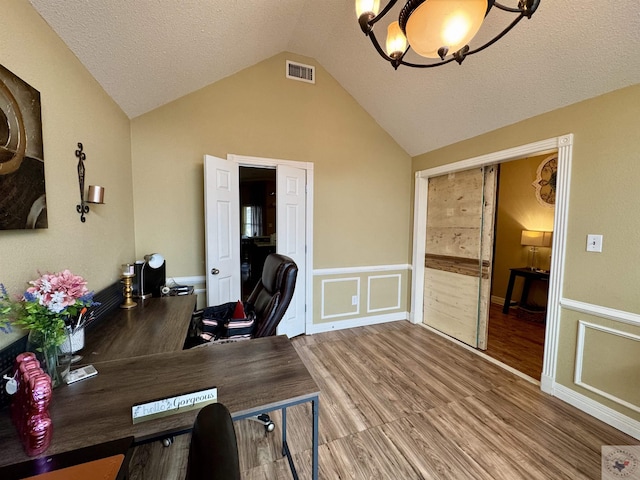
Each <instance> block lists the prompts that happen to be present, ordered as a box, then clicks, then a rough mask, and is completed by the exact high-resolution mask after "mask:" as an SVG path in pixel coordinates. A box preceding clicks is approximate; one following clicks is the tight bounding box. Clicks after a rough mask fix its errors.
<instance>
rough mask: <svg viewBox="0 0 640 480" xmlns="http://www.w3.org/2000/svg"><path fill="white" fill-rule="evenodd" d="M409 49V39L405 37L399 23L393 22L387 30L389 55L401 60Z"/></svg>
mask: <svg viewBox="0 0 640 480" xmlns="http://www.w3.org/2000/svg"><path fill="white" fill-rule="evenodd" d="M406 49H407V37H405V36H404V33H402V30H401V29H400V25H399V24H398V22H392V23H390V24H389V27H388V28H387V55H389V56H390V57H391V58H399V57H402V55H404V51H405V50H406Z"/></svg>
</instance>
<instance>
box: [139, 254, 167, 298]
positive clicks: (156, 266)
mask: <svg viewBox="0 0 640 480" xmlns="http://www.w3.org/2000/svg"><path fill="white" fill-rule="evenodd" d="M165 272H166V269H165V261H164V257H163V256H162V255H160V254H159V253H151V254H149V255H145V256H144V263H143V264H142V265H141V269H140V291H139V292H138V297H139V298H142V299H146V298H149V297H159V296H160V290H161V288H162V287H163V286H164V284H165V282H166V273H165Z"/></svg>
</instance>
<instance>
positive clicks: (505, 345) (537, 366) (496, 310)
mask: <svg viewBox="0 0 640 480" xmlns="http://www.w3.org/2000/svg"><path fill="white" fill-rule="evenodd" d="M544 334H545V324H544V323H543V322H536V321H533V320H528V319H527V318H526V317H523V316H519V315H518V310H517V308H511V309H510V310H509V313H508V314H505V313H502V305H497V304H495V303H492V304H491V308H490V309H489V335H488V341H487V350H485V352H484V353H486V354H487V355H489V356H490V357H491V358H495V359H496V360H499V361H501V362H502V363H505V364H507V365H509V366H510V367H513V368H515V369H516V370H518V371H520V372H522V373H524V374H525V375H529V376H530V377H532V378H535V379H536V380H540V377H541V376H542V360H543V357H544Z"/></svg>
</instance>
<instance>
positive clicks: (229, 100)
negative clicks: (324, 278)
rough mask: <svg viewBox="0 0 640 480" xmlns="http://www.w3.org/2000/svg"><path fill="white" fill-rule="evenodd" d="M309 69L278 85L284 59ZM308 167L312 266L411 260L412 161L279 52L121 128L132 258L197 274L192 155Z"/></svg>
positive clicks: (199, 175)
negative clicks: (131, 204) (126, 148)
mask: <svg viewBox="0 0 640 480" xmlns="http://www.w3.org/2000/svg"><path fill="white" fill-rule="evenodd" d="M287 59H291V60H296V61H299V62H302V63H305V64H310V65H315V66H316V84H315V85H312V84H308V83H304V82H298V81H292V80H287V79H286V78H285V61H286V60H287ZM205 154H211V155H215V156H217V157H222V158H226V156H227V154H240V155H249V156H255V157H266V158H277V159H283V160H294V161H302V162H313V164H314V177H315V178H314V225H313V228H314V239H313V241H314V259H313V264H314V268H323V267H325V268H326V267H350V266H366V265H388V264H408V263H410V251H409V245H410V234H411V233H410V205H411V203H412V198H411V185H412V178H411V159H410V157H409V156H408V155H407V154H406V152H404V151H403V150H402V149H401V148H400V147H399V146H398V145H397V144H396V143H395V142H394V141H393V139H392V138H391V137H390V136H389V135H388V134H387V133H386V132H384V131H383V130H382V129H381V128H380V126H379V125H378V124H376V123H375V122H374V121H373V119H372V118H371V117H370V116H369V115H368V114H367V113H366V112H365V111H364V110H363V109H362V108H361V107H360V106H359V105H358V104H357V103H356V102H355V100H354V99H353V98H352V97H351V96H350V95H349V94H347V93H346V91H345V90H344V89H343V88H342V87H341V86H340V85H339V84H338V83H337V82H336V81H335V79H333V78H332V77H331V76H330V75H329V74H328V73H327V72H326V71H325V70H324V69H323V68H322V66H321V65H319V64H317V62H315V61H314V60H313V59H310V58H306V57H300V56H297V55H292V54H287V53H282V54H279V55H276V56H274V57H272V58H270V59H268V60H265V61H263V62H261V63H258V64H256V65H254V66H252V67H250V68H247V69H246V70H243V71H241V72H239V73H237V74H235V75H232V76H230V77H228V78H226V79H223V80H221V81H219V82H217V83H215V84H212V85H209V86H207V87H205V88H203V89H201V90H199V91H197V92H194V93H192V94H190V95H187V96H185V97H183V98H181V99H179V100H176V101H174V102H172V103H170V104H168V105H165V106H163V107H160V108H158V109H156V110H154V111H152V112H150V113H148V114H145V115H142V116H140V117H138V118H135V119H134V120H133V121H132V156H133V176H134V197H135V205H136V253H137V255H138V256H142V255H144V254H145V253H149V252H150V251H159V252H162V253H163V254H164V255H165V256H166V258H167V273H168V275H169V276H190V275H204V273H205V257H204V233H205V232H204V221H203V218H204V207H203V195H204V189H203V172H202V168H203V167H202V165H203V155H205Z"/></svg>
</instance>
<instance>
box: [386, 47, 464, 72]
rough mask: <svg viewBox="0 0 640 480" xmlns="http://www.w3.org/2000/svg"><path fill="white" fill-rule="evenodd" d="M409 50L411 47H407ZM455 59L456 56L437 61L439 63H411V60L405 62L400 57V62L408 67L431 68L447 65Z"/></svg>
mask: <svg viewBox="0 0 640 480" xmlns="http://www.w3.org/2000/svg"><path fill="white" fill-rule="evenodd" d="M408 50H409V49H407V51H408ZM405 53H406V52H405ZM403 57H404V55H403ZM454 60H455V58H453V57H451V58H450V59H448V60H443V61H441V62H437V63H411V62H405V61H404V60H402V59H400V61H399V62H398V64H399V65H405V66H407V67H412V68H431V67H439V66H440V65H446V64H447V63H450V62H453V61H454Z"/></svg>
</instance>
